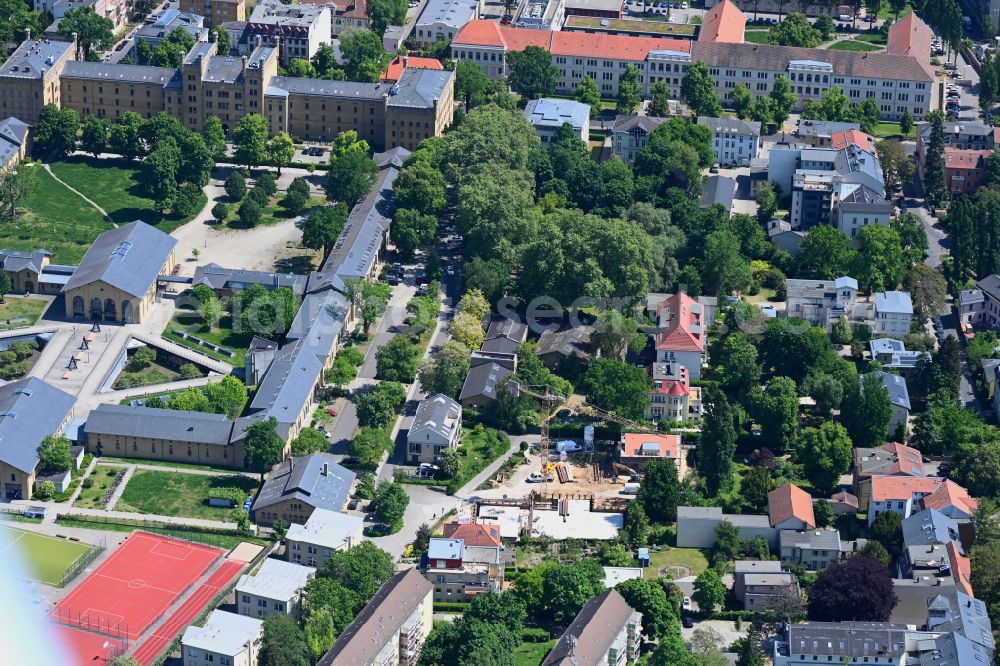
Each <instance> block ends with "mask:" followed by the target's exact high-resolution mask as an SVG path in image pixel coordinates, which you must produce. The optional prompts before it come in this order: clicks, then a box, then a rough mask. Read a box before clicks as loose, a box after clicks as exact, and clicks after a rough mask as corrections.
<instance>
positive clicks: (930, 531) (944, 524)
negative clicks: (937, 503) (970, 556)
mask: <svg viewBox="0 0 1000 666" xmlns="http://www.w3.org/2000/svg"><path fill="white" fill-rule="evenodd" d="M902 530H903V546H904V547H907V548H909V547H910V546H930V545H934V544H940V545H942V546H946V545H947V544H949V543H951V542H952V541H954V542H955V545H956V546H957V547H958V551H959V553H961V554H963V555H964V554H965V552H964V549H963V548H962V542H961V538H960V536H959V533H958V523H957V522H955V520H954V519H953V518H949V517H948V516H946V515H944V514H943V513H941V512H940V511H938V510H937V509H924V510H923V511H918V512H917V513H914V514H913V515H911V516H910V517H909V518H904V519H903V523H902Z"/></svg>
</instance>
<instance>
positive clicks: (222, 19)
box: [179, 0, 247, 28]
mask: <svg viewBox="0 0 1000 666" xmlns="http://www.w3.org/2000/svg"><path fill="white" fill-rule="evenodd" d="M179 6H180V10H181V11H182V12H189V13H191V14H201V15H202V16H204V17H205V23H206V25H208V27H210V28H214V27H215V26H217V25H219V24H221V23H227V22H229V21H246V20H247V2H246V0H180V5H179Z"/></svg>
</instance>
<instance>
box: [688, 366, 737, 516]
mask: <svg viewBox="0 0 1000 666" xmlns="http://www.w3.org/2000/svg"><path fill="white" fill-rule="evenodd" d="M702 404H703V409H704V417H703V419H702V429H701V438H700V440H699V446H698V450H697V470H698V476H699V477H700V479H701V483H702V484H703V486H704V488H705V493H706V495H707V496H715V495H717V494H718V493H719V491H720V490H722V489H724V488H726V487H728V486H729V483H730V481H731V480H732V475H733V454H734V453H735V452H736V427H735V423H736V414H735V411H734V410H733V408H732V407H731V406H730V404H729V401H728V400H726V396H725V394H724V393H722V391H721V390H720V389H719V388H718V387H713V386H707V387H705V390H704V392H703V397H702Z"/></svg>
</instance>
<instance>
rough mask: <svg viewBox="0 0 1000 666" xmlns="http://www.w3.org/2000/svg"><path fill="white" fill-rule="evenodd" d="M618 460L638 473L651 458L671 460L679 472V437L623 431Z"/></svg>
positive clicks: (643, 469)
mask: <svg viewBox="0 0 1000 666" xmlns="http://www.w3.org/2000/svg"><path fill="white" fill-rule="evenodd" d="M618 460H619V462H621V464H622V465H625V466H626V467H628V468H630V469H633V470H635V471H636V472H638V473H640V474H641V473H642V472H643V471H645V469H646V466H647V465H649V463H650V462H651V461H653V460H672V461H673V462H674V465H675V466H676V467H677V469H678V472H680V464H681V437H680V435H654V434H651V433H641V432H627V433H624V434H623V435H622V441H621V446H620V448H619V449H618Z"/></svg>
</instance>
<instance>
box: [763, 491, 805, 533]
mask: <svg viewBox="0 0 1000 666" xmlns="http://www.w3.org/2000/svg"><path fill="white" fill-rule="evenodd" d="M767 513H768V516H770V519H771V527H774V526H776V525H780V524H781V523H783V522H785V521H786V520H789V519H791V518H798V519H799V520H801V521H802V522H803V523H805V524H806V526H807V527H808V528H809V529H812V528H814V527H816V517H815V515H814V514H813V505H812V496H811V495H810V494H809V493H807V492H806V491H804V490H802V489H801V488H799V487H798V486H796V485H794V484H791V483H786V484H785V485H783V486H781V487H780V488H775V489H774V490H772V491H771V492H769V493H768V494H767Z"/></svg>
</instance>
